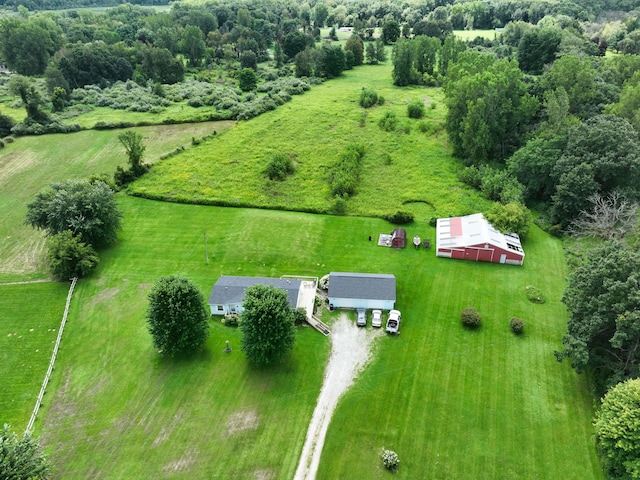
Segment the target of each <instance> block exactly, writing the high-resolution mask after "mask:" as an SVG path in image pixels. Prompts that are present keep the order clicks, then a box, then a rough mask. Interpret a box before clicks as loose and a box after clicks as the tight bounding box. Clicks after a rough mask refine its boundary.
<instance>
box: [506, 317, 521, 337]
mask: <svg viewBox="0 0 640 480" xmlns="http://www.w3.org/2000/svg"><path fill="white" fill-rule="evenodd" d="M509 325H510V326H511V331H512V332H513V333H515V334H516V335H520V334H521V333H522V332H524V321H523V320H522V319H521V318H518V317H513V318H512V319H511V320H509Z"/></svg>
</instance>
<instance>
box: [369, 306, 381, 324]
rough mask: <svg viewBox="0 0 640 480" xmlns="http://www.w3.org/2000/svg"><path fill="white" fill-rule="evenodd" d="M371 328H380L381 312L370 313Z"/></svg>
mask: <svg viewBox="0 0 640 480" xmlns="http://www.w3.org/2000/svg"><path fill="white" fill-rule="evenodd" d="M371 326H372V327H378V328H380V327H381V326H382V311H380V310H373V311H372V312H371Z"/></svg>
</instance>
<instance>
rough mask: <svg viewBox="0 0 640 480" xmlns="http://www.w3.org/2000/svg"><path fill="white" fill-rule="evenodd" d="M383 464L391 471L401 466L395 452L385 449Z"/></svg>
mask: <svg viewBox="0 0 640 480" xmlns="http://www.w3.org/2000/svg"><path fill="white" fill-rule="evenodd" d="M382 464H383V465H384V466H385V468H387V469H389V470H397V469H398V465H399V464H400V459H399V458H398V454H397V453H396V452H394V451H393V450H387V449H383V451H382Z"/></svg>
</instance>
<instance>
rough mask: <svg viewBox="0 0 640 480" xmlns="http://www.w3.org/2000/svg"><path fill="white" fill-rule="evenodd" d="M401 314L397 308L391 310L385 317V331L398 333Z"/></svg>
mask: <svg viewBox="0 0 640 480" xmlns="http://www.w3.org/2000/svg"><path fill="white" fill-rule="evenodd" d="M401 319H402V315H401V313H400V311H399V310H391V311H390V312H389V318H388V319H387V333H398V331H399V330H400V320H401Z"/></svg>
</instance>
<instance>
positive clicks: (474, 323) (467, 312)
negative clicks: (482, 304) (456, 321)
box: [460, 308, 482, 328]
mask: <svg viewBox="0 0 640 480" xmlns="http://www.w3.org/2000/svg"><path fill="white" fill-rule="evenodd" d="M460 319H461V320H462V324H463V325H464V326H465V327H468V328H477V327H479V326H480V323H482V317H481V316H480V313H479V312H478V311H477V310H476V309H475V308H465V309H464V310H462V313H461V314H460Z"/></svg>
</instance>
